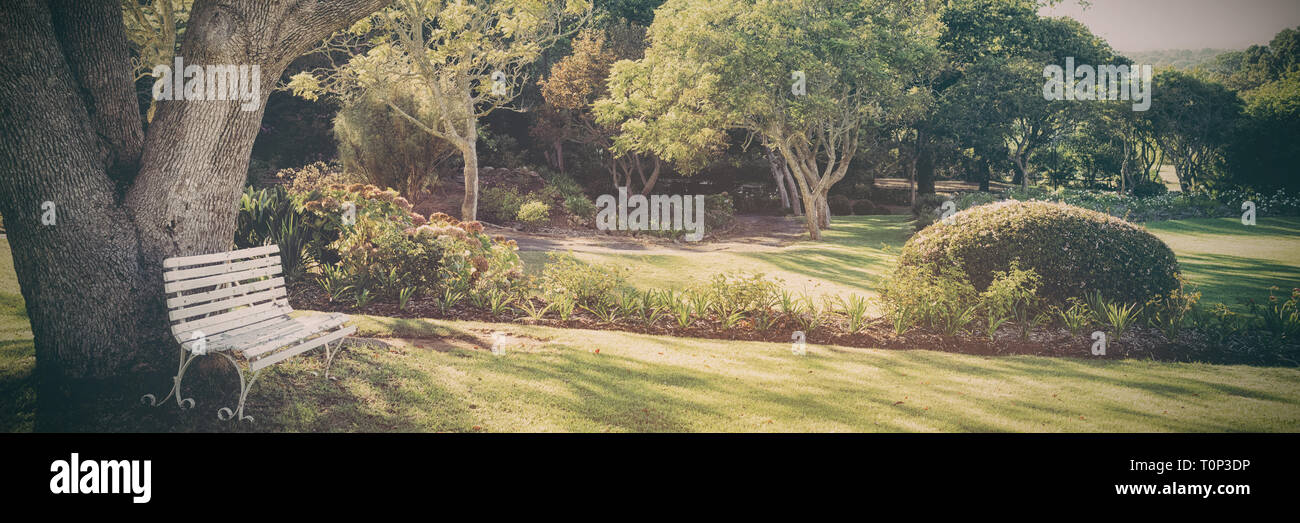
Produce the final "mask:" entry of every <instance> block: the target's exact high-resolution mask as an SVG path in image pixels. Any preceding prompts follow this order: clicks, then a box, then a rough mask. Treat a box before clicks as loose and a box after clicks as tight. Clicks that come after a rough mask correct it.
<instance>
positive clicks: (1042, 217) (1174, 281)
mask: <svg viewBox="0 0 1300 523" xmlns="http://www.w3.org/2000/svg"><path fill="white" fill-rule="evenodd" d="M1017 260H1018V261H1019V263H1020V266H1021V267H1024V268H1026V269H1032V270H1034V271H1035V272H1036V273H1037V274H1038V275H1039V276H1040V277H1041V278H1042V287H1041V289H1040V293H1041V295H1042V297H1043V298H1045V299H1047V300H1049V301H1050V302H1052V303H1064V302H1065V301H1066V300H1068V299H1069V298H1071V297H1074V298H1079V297H1083V296H1084V295H1086V294H1088V293H1091V292H1100V293H1101V294H1102V296H1103V297H1105V298H1106V299H1110V300H1118V301H1123V302H1136V303H1145V302H1146V301H1147V300H1149V299H1151V298H1152V297H1155V296H1159V295H1163V294H1167V293H1169V292H1171V291H1173V290H1175V289H1177V288H1178V287H1179V282H1178V261H1177V259H1176V258H1175V257H1174V253H1173V251H1172V250H1171V249H1170V248H1169V247H1168V246H1167V245H1165V244H1164V242H1162V241H1160V239H1159V238H1156V237H1155V236H1154V235H1152V234H1150V233H1148V232H1146V231H1145V230H1144V229H1142V228H1141V227H1138V226H1136V225H1133V224H1131V223H1128V222H1125V221H1123V220H1120V219H1118V218H1115V217H1112V216H1107V215H1104V214H1101V213H1098V212H1094V211H1089V210H1087V209H1082V208H1078V207H1072V206H1069V205H1064V204H1057V203H1047V202H1014V201H1008V202H1000V203H995V204H990V205H983V206H978V207H974V208H972V209H968V210H966V211H962V212H960V213H957V214H956V215H954V216H952V217H951V219H950V220H947V221H945V222H937V223H935V224H933V225H931V226H929V227H927V228H926V229H925V230H922V231H921V232H919V233H917V234H916V235H915V236H913V237H912V239H910V240H909V241H908V242H907V244H905V245H904V246H903V250H902V253H901V256H900V264H902V265H934V266H944V265H956V266H960V267H961V268H962V270H963V271H965V273H966V275H967V277H968V278H969V279H970V281H971V283H972V284H974V285H975V287H976V288H977V289H979V290H983V289H986V288H988V286H989V284H990V283H991V282H992V281H993V279H994V274H995V273H996V272H998V271H1007V270H1009V269H1010V268H1011V266H1012V262H1013V261H1017Z"/></svg>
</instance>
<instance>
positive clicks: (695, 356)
mask: <svg viewBox="0 0 1300 523" xmlns="http://www.w3.org/2000/svg"><path fill="white" fill-rule="evenodd" d="M1234 223H1235V225H1234ZM907 226H908V225H907V223H906V222H905V221H904V220H903V218H902V217H892V216H887V217H856V218H837V220H836V226H835V228H834V229H833V230H832V231H830V232H828V233H827V235H826V239H827V241H826V242H825V243H824V244H812V243H809V242H798V243H795V244H793V245H791V246H788V247H784V248H777V249H772V250H771V252H767V251H756V252H736V253H728V252H718V253H703V254H700V253H687V254H680V255H678V254H663V255H660V254H655V255H607V254H589V253H580V254H579V257H581V258H583V259H586V260H588V261H618V262H620V263H623V264H627V265H630V266H633V270H634V271H637V272H635V273H634V274H636V275H637V277H636V278H633V281H634V282H635V283H636V284H638V285H645V286H647V287H651V286H665V287H675V286H680V285H681V284H680V283H678V282H681V281H685V280H686V278H682V275H684V274H689V275H690V278H689V280H690V281H699V280H700V279H701V278H702V277H704V276H706V275H707V274H709V273H714V272H722V271H725V270H735V269H740V270H754V271H762V272H766V273H768V274H773V275H777V276H780V277H782V278H785V279H786V283H787V285H788V286H793V288H794V289H796V290H808V291H810V292H823V289H825V290H830V291H832V292H839V291H840V289H849V290H851V291H852V292H861V293H873V292H874V291H875V289H874V287H873V285H874V284H875V283H876V281H877V279H878V277H879V276H881V275H884V274H886V273H887V272H888V271H889V270H891V268H892V263H893V257H894V256H895V254H896V253H897V250H898V247H899V246H901V245H902V242H903V240H904V238H905V237H906V227H907ZM1148 227H1149V228H1150V229H1151V230H1152V231H1153V232H1154V233H1156V234H1157V235H1159V236H1160V237H1161V238H1163V239H1164V240H1165V241H1166V242H1168V243H1169V244H1170V246H1171V247H1173V248H1174V250H1175V251H1176V252H1177V253H1178V255H1179V257H1180V261H1181V262H1182V263H1183V267H1184V270H1185V271H1186V273H1187V274H1188V276H1189V277H1190V278H1191V280H1192V282H1193V283H1195V284H1197V285H1199V286H1200V288H1201V290H1202V291H1204V292H1205V294H1206V299H1207V300H1208V301H1224V302H1228V303H1232V302H1234V301H1235V300H1236V299H1237V298H1244V297H1262V296H1264V295H1266V293H1267V289H1268V287H1269V286H1272V285H1278V286H1300V260H1296V259H1295V256H1294V255H1293V253H1296V252H1300V220H1297V219H1261V220H1260V221H1259V225H1257V226H1255V227H1253V228H1243V227H1242V226H1241V225H1240V222H1234V221H1233V220H1187V221H1179V222H1165V223H1157V224H1150V225H1149V226H1148ZM536 254H539V253H532V254H530V255H529V256H535V255H536ZM530 261H535V260H530ZM800 284H802V285H806V286H807V287H806V288H801V287H800ZM357 323H358V325H359V326H360V329H361V331H360V334H361V335H363V336H366V337H372V338H380V339H382V342H380V343H370V344H366V345H364V346H355V347H353V348H351V349H349V350H348V351H347V352H345V353H344V355H342V356H341V357H340V358H339V360H337V361H336V363H335V367H334V374H336V375H337V376H339V377H340V379H339V380H338V381H326V380H324V379H322V378H320V377H318V376H315V375H313V374H311V371H314V370H318V367H319V365H320V364H321V361H322V358H321V357H319V356H313V357H307V358H295V359H292V360H290V361H288V362H286V363H284V364H281V365H277V366H275V367H273V368H272V369H271V370H269V371H268V372H267V373H265V374H264V375H263V376H262V377H261V378H259V380H258V385H257V387H255V388H254V389H253V390H252V393H251V394H250V396H249V400H248V405H247V409H248V413H249V414H251V415H253V416H254V417H256V419H257V421H256V422H255V423H253V424H251V425H249V424H245V425H246V426H239V425H232V424H229V423H223V422H219V421H217V419H216V416H215V410H216V409H217V408H218V407H223V406H229V405H228V404H227V403H233V394H232V395H231V397H228V398H225V401H222V402H218V401H217V400H218V399H219V398H208V397H202V396H200V398H198V399H199V405H198V407H197V409H195V410H194V411H190V412H188V413H184V414H176V415H174V417H171V418H168V419H167V421H165V422H160V423H164V424H162V425H150V424H146V427H148V428H150V429H153V428H157V429H160V430H257V431H312V432H314V431H457V432H471V431H479V430H481V431H502V432H512V431H584V432H587V431H591V432H600V431H774V432H785V431H789V432H800V431H1067V432H1075V431H1082V432H1086V431H1103V432H1115V431H1211V432H1220V431H1297V430H1300V369H1294V368H1265V367H1250V366H1224V365H1206V364H1188V363H1157V362H1149V361H1135V360H1125V361H1084V360H1075V359H1061V358H1043V357H1031V356H1014V357H979V356H969V355H960V354H950V353H944V352H932V351H919V350H918V351H887V350H873V349H855V348H843V347H834V346H818V345H812V346H809V347H808V354H807V355H806V356H796V355H793V354H792V353H791V351H790V345H789V344H781V343H758V342H728V341H718V340H699V339H689V338H673V337H663V336H649V335H639V334H631V333H625V332H614V331H587V330H576V329H568V330H566V329H554V328H546V327H529V326H523V325H513V324H491V323H478V322H456V321H437V320H395V319H390V318H378V317H358V321H357ZM494 331H503V332H506V333H510V334H511V335H512V336H513V337H512V338H511V339H512V340H513V343H512V344H511V345H509V346H508V347H507V350H506V354H505V355H502V356H494V355H493V354H492V353H491V352H490V351H489V350H487V349H486V347H487V346H490V344H491V333H492V332H494ZM33 364H34V358H33V356H32V344H31V334H30V331H29V330H28V327H27V325H26V318H25V309H24V308H23V306H22V299H21V298H20V297H19V296H18V289H17V285H16V280H15V279H14V276H13V273H12V261H11V257H10V255H9V247H8V243H7V242H6V241H3V240H0V394H2V395H3V400H0V420H3V421H4V423H5V425H4V426H3V427H0V428H3V429H4V430H7V431H25V430H31V421H32V414H31V412H32V408H33V405H34V395H33V393H32V388H31V385H32V384H31V371H32V366H33ZM225 377H226V378H230V376H225ZM187 381H189V378H187ZM161 387H162V383H158V384H155V386H154V387H153V389H159V388H161ZM144 392H160V391H159V390H141V391H140V393H144ZM135 400H136V398H122V399H120V400H115V401H120V402H126V403H130V404H132V405H135V403H134V401H135ZM118 407H120V405H118ZM163 409H166V411H167V412H171V411H175V410H176V408H175V404H174V403H169V404H167V405H165V406H163V407H159V408H158V409H152V410H151V409H148V408H146V407H142V406H141V407H133V408H127V409H124V412H123V413H121V414H120V415H119V416H122V417H125V418H135V419H152V417H154V416H155V414H154V412H160V411H163ZM167 416H173V414H167ZM118 421H121V420H118ZM105 423H106V424H107V425H108V427H109V428H112V427H114V426H128V425H126V424H125V423H122V424H121V425H115V422H114V421H106V422H105Z"/></svg>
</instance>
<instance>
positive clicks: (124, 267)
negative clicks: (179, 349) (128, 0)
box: [0, 0, 385, 430]
mask: <svg viewBox="0 0 1300 523" xmlns="http://www.w3.org/2000/svg"><path fill="white" fill-rule="evenodd" d="M384 3H385V2H384V1H382V0H362V1H349V2H344V1H342V0H338V1H322V2H316V3H314V4H302V3H287V2H286V3H279V2H276V3H271V2H253V1H245V2H230V3H211V2H204V1H203V0H199V1H198V2H196V5H195V6H194V8H193V14H192V16H191V18H190V21H189V23H188V25H187V31H186V39H185V42H184V44H183V46H182V50H181V53H180V55H181V56H183V57H184V60H185V62H186V63H188V64H192V65H209V64H237V65H238V64H247V65H256V66H259V67H260V68H261V85H260V88H261V91H260V94H261V99H260V100H259V105H258V107H259V109H258V110H257V111H252V112H244V111H242V110H240V108H239V106H240V102H238V101H169V102H161V103H159V104H158V109H157V116H156V118H155V119H154V122H153V123H152V124H151V125H150V127H149V132H148V135H147V136H145V135H144V134H143V132H142V129H143V127H142V125H143V124H142V122H141V119H140V116H139V114H140V113H139V111H140V108H139V106H138V103H137V101H136V98H135V86H134V84H133V83H132V79H131V75H130V72H131V67H130V64H129V55H128V54H127V44H126V38H125V36H124V29H123V27H122V14H121V11H120V5H119V4H118V2H116V1H115V0H93V1H79V2H74V1H73V0H55V1H51V2H49V3H48V5H47V3H45V2H41V1H39V0H23V1H18V2H11V3H10V5H7V6H6V9H4V10H3V11H0V43H3V45H4V48H5V49H6V51H7V52H8V54H9V56H10V59H9V60H6V61H5V62H4V64H3V65H0V88H2V90H3V92H0V114H2V115H3V117H2V118H0V189H3V194H4V195H5V196H4V198H3V199H0V213H3V215H4V216H5V218H6V225H7V228H8V230H9V238H10V243H11V245H12V248H13V256H14V263H15V269H16V271H17V273H18V280H19V283H20V286H21V288H22V293H23V298H24V299H25V300H26V302H27V308H28V311H27V313H28V317H29V318H30V319H31V324H32V333H33V336H34V338H35V345H36V362H37V387H38V390H37V402H38V405H37V428H38V429H41V430H65V429H68V428H70V427H74V426H75V424H76V423H77V421H78V420H76V419H67V418H69V417H72V416H74V414H72V413H74V412H76V410H75V409H74V408H73V407H74V406H76V405H83V404H87V403H90V402H91V401H93V400H94V399H95V397H94V396H93V395H94V394H95V392H94V389H93V388H87V387H84V386H83V385H85V384H88V383H98V382H105V381H115V380H116V381H120V380H121V379H122V378H125V377H127V376H129V374H130V373H131V372H132V371H136V370H149V369H157V368H164V369H165V368H167V367H169V366H171V365H174V364H175V362H174V361H173V359H174V358H175V353H174V352H173V351H174V350H175V345H174V344H172V343H171V342H170V341H169V337H168V335H167V333H166V332H167V329H166V326H167V321H166V315H165V308H164V301H163V293H162V278H161V272H160V271H161V269H160V264H161V261H162V259H163V258H166V257H170V256H176V255H187V254H201V253H207V252H213V251H219V250H225V249H228V248H229V247H230V242H231V239H232V237H233V231H234V218H235V203H236V201H237V200H238V194H239V190H240V187H241V185H242V183H243V180H244V178H245V175H246V173H247V166H248V158H249V153H250V152H251V149H252V144H253V138H254V137H255V136H256V135H257V131H258V126H259V124H260V121H261V114H262V113H261V107H263V106H264V105H265V102H266V97H267V95H269V94H270V91H271V87H272V86H273V84H274V82H275V80H276V79H277V78H278V77H279V76H280V73H281V72H282V71H283V70H284V68H285V67H286V66H287V65H288V63H289V62H290V61H292V60H293V59H294V58H296V57H297V56H300V55H301V54H302V53H304V52H306V51H307V50H309V49H310V48H311V46H312V45H314V44H315V43H316V42H318V41H319V40H320V39H321V38H324V37H325V36H327V35H329V34H330V33H332V32H333V31H335V30H338V29H340V28H343V27H346V26H347V25H349V24H351V23H352V22H354V21H356V20H357V19H359V18H361V17H362V16H365V15H367V14H369V13H371V12H373V11H374V10H376V9H378V8H379V7H382V5H383V4H384ZM142 138H143V140H142ZM137 167H138V168H137ZM46 202H49V204H46ZM43 205H53V206H54V207H53V209H54V210H55V214H54V217H55V219H56V221H54V222H53V224H45V223H42V221H41V218H42V214H43V212H42V210H43V207H42V206H43ZM46 208H48V207H46ZM159 385H162V384H157V383H147V384H146V383H138V382H136V383H134V384H133V386H136V387H139V388H140V390H139V391H138V392H137V393H143V392H146V391H148V390H152V389H155V388H157V386H159ZM137 397H138V396H137Z"/></svg>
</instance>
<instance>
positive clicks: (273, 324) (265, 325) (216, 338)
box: [178, 311, 293, 350]
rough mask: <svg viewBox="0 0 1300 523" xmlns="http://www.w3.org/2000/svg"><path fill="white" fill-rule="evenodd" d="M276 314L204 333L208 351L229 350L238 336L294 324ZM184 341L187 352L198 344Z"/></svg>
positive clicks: (290, 320) (237, 321)
mask: <svg viewBox="0 0 1300 523" xmlns="http://www.w3.org/2000/svg"><path fill="white" fill-rule="evenodd" d="M274 312H275V311H271V312H269V313H267V314H264V315H262V316H265V317H252V318H247V319H245V318H240V319H237V320H232V321H231V322H229V325H226V326H224V327H225V328H224V329H223V330H221V331H215V332H213V333H208V332H206V331H204V332H203V334H204V339H205V340H206V341H207V347H208V349H210V350H220V349H221V348H223V347H226V348H228V347H232V346H236V345H234V344H233V343H230V341H232V340H233V339H234V338H235V337H237V336H240V335H243V334H248V333H250V332H253V331H260V330H271V329H275V328H277V327H279V326H282V325H288V324H290V323H292V322H293V319H292V318H290V317H289V315H288V314H274ZM197 330H202V329H197ZM194 332H195V331H190V337H191V338H192V337H193V335H194V334H193V333H194ZM178 341H180V340H178ZM183 341H184V342H183V343H181V347H183V348H184V349H185V350H190V348H191V347H193V346H194V345H196V344H197V343H198V340H194V339H190V338H186V339H185V340H183Z"/></svg>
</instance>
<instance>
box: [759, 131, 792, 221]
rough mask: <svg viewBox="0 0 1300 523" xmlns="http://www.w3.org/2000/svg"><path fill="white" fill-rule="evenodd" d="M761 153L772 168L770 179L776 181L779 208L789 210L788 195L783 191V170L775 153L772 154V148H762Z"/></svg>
mask: <svg viewBox="0 0 1300 523" xmlns="http://www.w3.org/2000/svg"><path fill="white" fill-rule="evenodd" d="M763 151H764V152H765V153H766V154H767V163H768V165H769V166H770V167H771V168H772V178H773V179H774V180H775V181H776V190H777V192H778V193H779V194H780V195H781V208H782V209H789V208H790V193H788V192H786V190H785V174H784V173H785V169H784V167H783V166H782V164H781V161H780V159H779V158H777V156H776V153H773V152H772V148H770V147H767V146H763Z"/></svg>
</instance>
